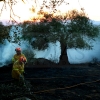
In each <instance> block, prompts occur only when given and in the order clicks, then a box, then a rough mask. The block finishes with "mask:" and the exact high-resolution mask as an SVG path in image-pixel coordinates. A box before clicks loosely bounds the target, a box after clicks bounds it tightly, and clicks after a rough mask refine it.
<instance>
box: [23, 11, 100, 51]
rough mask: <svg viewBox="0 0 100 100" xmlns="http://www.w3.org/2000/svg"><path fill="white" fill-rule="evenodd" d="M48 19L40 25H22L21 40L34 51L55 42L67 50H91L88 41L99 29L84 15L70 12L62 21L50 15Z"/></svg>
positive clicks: (92, 38) (96, 34) (93, 38)
mask: <svg viewBox="0 0 100 100" xmlns="http://www.w3.org/2000/svg"><path fill="white" fill-rule="evenodd" d="M48 16H49V14H48ZM48 18H49V21H48V19H47V16H46V19H45V20H46V21H42V22H40V23H32V22H31V23H28V25H27V24H26V25H25V24H24V23H23V26H24V27H23V38H24V39H25V40H28V41H29V42H30V44H31V45H32V46H33V47H34V48H35V49H39V50H40V49H45V48H47V47H48V43H49V42H56V41H57V40H58V41H60V42H61V43H63V44H64V45H67V48H80V49H92V45H91V44H90V41H91V40H95V37H97V36H98V34H99V28H98V27H97V26H95V25H93V23H92V22H91V21H90V19H89V18H88V17H87V16H86V15H85V13H83V12H78V11H76V10H72V11H71V12H68V13H66V18H65V17H64V19H63V20H62V18H63V17H60V16H59V17H58V16H57V17H53V16H52V17H51V15H50V17H48ZM67 18H68V20H67ZM64 21H65V22H67V23H66V24H65V23H64ZM33 38H34V40H33Z"/></svg>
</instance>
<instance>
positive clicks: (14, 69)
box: [13, 68, 24, 71]
mask: <svg viewBox="0 0 100 100" xmlns="http://www.w3.org/2000/svg"><path fill="white" fill-rule="evenodd" d="M13 70H19V69H17V68H14V69H13ZM19 71H24V70H19Z"/></svg>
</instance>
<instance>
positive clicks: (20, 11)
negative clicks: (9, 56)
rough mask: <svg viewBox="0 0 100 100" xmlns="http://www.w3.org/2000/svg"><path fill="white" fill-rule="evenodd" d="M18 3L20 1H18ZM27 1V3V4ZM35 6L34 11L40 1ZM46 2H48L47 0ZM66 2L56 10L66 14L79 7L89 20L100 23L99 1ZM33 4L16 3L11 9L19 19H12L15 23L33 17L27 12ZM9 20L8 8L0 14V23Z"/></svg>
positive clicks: (33, 14)
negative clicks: (83, 10) (66, 3)
mask: <svg viewBox="0 0 100 100" xmlns="http://www.w3.org/2000/svg"><path fill="white" fill-rule="evenodd" d="M19 1H20V0H19ZM28 1H29V2H28ZM36 1H37V5H36V6H35V8H36V10H38V8H39V5H41V2H42V0H36ZM47 1H48V0H47ZM65 1H66V2H68V3H69V5H67V6H66V5H65V4H62V6H60V7H58V8H57V9H58V10H61V11H62V12H66V11H68V10H72V9H78V10H80V8H81V7H83V8H84V9H85V12H86V14H88V16H89V17H90V19H93V20H97V21H100V13H99V9H100V6H99V4H100V0H65ZM33 3H34V0H27V2H26V4H24V3H23V2H19V3H17V4H16V5H15V6H14V7H13V9H14V14H15V15H17V16H19V17H20V20H19V19H18V17H14V19H16V20H17V21H23V20H28V19H30V18H31V17H32V16H35V15H36V13H31V11H29V8H31V7H32V4H33ZM2 4H3V3H2V2H0V9H1V7H2ZM9 18H10V13H9V8H8V7H7V9H5V10H4V11H3V12H2V15H1V16H0V21H2V20H8V19H9Z"/></svg>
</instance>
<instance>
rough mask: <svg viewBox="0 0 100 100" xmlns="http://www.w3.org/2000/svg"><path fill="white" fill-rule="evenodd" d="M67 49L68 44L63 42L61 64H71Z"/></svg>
mask: <svg viewBox="0 0 100 100" xmlns="http://www.w3.org/2000/svg"><path fill="white" fill-rule="evenodd" d="M60 43H61V42H60ZM66 50H67V47H66V45H65V44H64V43H61V55H60V61H59V65H69V64H70V63H69V61H68V55H67V52H66Z"/></svg>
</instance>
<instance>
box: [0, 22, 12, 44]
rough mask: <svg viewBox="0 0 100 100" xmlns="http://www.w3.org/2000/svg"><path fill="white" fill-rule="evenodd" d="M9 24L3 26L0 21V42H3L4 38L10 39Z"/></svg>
mask: <svg viewBox="0 0 100 100" xmlns="http://www.w3.org/2000/svg"><path fill="white" fill-rule="evenodd" d="M9 31H10V26H4V25H3V24H2V22H0V43H1V44H3V43H4V40H5V39H7V40H8V41H10V38H11V37H10V36H9Z"/></svg>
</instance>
